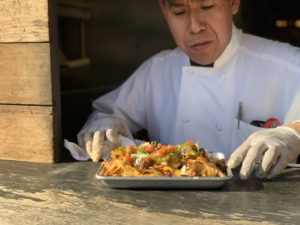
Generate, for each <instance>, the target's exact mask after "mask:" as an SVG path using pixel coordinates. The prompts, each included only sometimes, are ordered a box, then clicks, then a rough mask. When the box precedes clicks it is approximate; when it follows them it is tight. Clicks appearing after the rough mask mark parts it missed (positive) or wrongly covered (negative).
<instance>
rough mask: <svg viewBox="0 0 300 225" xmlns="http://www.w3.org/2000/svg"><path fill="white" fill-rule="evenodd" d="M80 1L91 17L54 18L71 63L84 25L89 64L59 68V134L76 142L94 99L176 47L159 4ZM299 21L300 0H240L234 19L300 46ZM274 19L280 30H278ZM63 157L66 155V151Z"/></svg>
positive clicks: (129, 0) (150, 0)
mask: <svg viewBox="0 0 300 225" xmlns="http://www.w3.org/2000/svg"><path fill="white" fill-rule="evenodd" d="M59 2H60V1H59V0H58V4H59ZM62 2H64V1H63V0H62ZM71 2H76V0H74V1H71ZM78 2H84V3H85V4H88V5H90V8H89V9H88V10H89V12H90V15H91V17H90V18H89V19H84V20H82V19H78V18H75V19H74V18H67V17H64V16H59V18H58V27H59V34H58V35H59V40H60V43H59V45H60V50H61V51H62V52H63V54H64V55H65V56H66V57H68V59H70V60H72V59H76V58H78V57H80V41H81V37H80V29H81V28H80V23H81V21H84V24H85V31H84V37H85V40H84V43H85V51H86V57H88V58H89V59H90V62H91V63H90V65H89V66H81V67H77V68H68V67H65V66H61V68H60V77H61V103H62V132H63V138H67V139H69V140H71V141H76V134H77V132H78V131H79V129H80V128H81V126H82V125H83V124H84V122H85V120H86V119H87V116H88V115H89V114H90V112H91V102H92V101H93V100H94V99H95V98H97V97H99V96H101V95H103V94H104V93H106V92H108V91H110V90H112V89H114V88H116V87H117V86H118V85H120V84H121V83H122V82H123V81H124V80H125V79H126V78H127V77H128V76H130V74H131V73H132V72H133V71H134V70H135V69H136V68H137V67H138V66H139V65H140V64H141V63H142V62H143V61H144V60H146V59H147V58H149V57H150V56H152V55H153V54H156V53H158V52H159V51H161V50H163V49H167V48H173V47H175V45H174V42H173V40H172V38H171V35H170V33H169V31H168V28H167V26H166V23H165V21H164V19H163V17H162V15H161V12H160V9H159V5H158V0H142V1H141V0H126V1H120V0H101V1H98V0H78ZM297 19H299V20H300V1H296V0H285V1H282V0H241V10H240V13H239V14H238V15H237V16H236V18H235V20H236V25H237V26H238V27H240V28H242V29H243V30H244V31H245V32H247V33H251V34H256V35H259V36H262V37H266V38H270V39H273V40H280V41H283V42H289V43H290V44H292V45H295V46H300V28H298V27H296V26H295V21H296V20H297ZM278 20H279V22H280V23H281V24H282V23H283V24H284V26H283V27H277V26H276V23H278ZM276 21H277V22H276ZM282 21H283V22H282ZM299 23H300V21H299ZM64 154H65V157H67V158H68V157H69V155H68V153H67V151H66V152H65V153H64Z"/></svg>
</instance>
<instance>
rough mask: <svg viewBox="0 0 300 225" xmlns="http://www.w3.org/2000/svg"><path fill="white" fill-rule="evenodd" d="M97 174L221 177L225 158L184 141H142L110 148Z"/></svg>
mask: <svg viewBox="0 0 300 225" xmlns="http://www.w3.org/2000/svg"><path fill="white" fill-rule="evenodd" d="M99 175H100V176H175V177H194V176H197V177H224V176H226V163H225V160H217V159H214V158H212V157H210V156H209V154H208V152H207V151H206V150H205V149H203V148H200V147H199V145H198V144H197V143H193V142H192V141H187V142H185V143H183V144H179V145H175V146H174V145H162V144H160V143H157V142H144V143H142V144H141V145H140V146H124V147H119V148H117V149H115V150H113V151H112V153H111V158H110V160H106V161H104V162H103V168H102V170H101V171H100V173H99Z"/></svg>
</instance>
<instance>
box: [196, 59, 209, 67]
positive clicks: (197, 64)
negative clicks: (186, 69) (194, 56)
mask: <svg viewBox="0 0 300 225" xmlns="http://www.w3.org/2000/svg"><path fill="white" fill-rule="evenodd" d="M190 63H191V66H200V67H214V63H211V64H208V65H202V64H199V63H196V62H194V61H192V60H191V59H190Z"/></svg>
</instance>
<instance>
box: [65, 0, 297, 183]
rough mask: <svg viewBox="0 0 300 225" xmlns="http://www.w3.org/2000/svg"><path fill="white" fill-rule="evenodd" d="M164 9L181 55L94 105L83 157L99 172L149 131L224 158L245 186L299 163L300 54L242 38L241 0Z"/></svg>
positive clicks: (82, 136)
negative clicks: (237, 19) (116, 151)
mask: <svg viewBox="0 0 300 225" xmlns="http://www.w3.org/2000/svg"><path fill="white" fill-rule="evenodd" d="M159 5H160V8H161V11H162V13H163V15H164V17H165V19H166V22H167V24H168V26H169V29H170V31H171V33H172V35H173V38H174V40H175V42H176V44H177V46H178V47H177V48H175V49H172V50H165V51H162V52H160V53H158V54H157V55H154V56H153V57H151V58H150V59H148V60H147V61H145V62H144V63H143V64H142V65H141V66H140V67H139V68H138V69H137V70H136V71H135V72H134V73H133V74H132V76H130V77H129V79H127V80H126V81H125V82H124V83H123V84H122V85H121V86H120V87H119V88H117V89H116V90H114V91H112V92H110V93H108V94H106V95H104V96H102V97H100V98H98V99H96V100H95V101H94V102H93V109H94V112H93V113H92V115H90V117H89V118H88V121H87V122H86V124H85V125H84V126H83V128H82V129H81V131H80V132H79V134H78V145H79V146H80V148H81V149H82V150H83V152H84V153H85V154H86V155H87V158H91V159H92V160H93V161H95V162H97V161H99V160H100V158H105V157H107V155H109V153H110V151H111V150H112V149H113V148H115V147H118V146H119V145H122V144H124V143H128V141H129V142H130V140H133V138H132V135H131V134H132V133H135V132H137V131H139V130H142V129H145V130H147V132H148V135H149V138H150V139H151V140H156V141H159V142H161V143H163V144H179V143H183V142H185V141H186V140H188V139H191V140H193V141H195V142H196V141H199V142H200V145H201V147H203V148H205V149H208V150H209V151H218V152H220V151H221V152H224V153H225V154H226V155H227V157H228V158H229V157H230V158H229V161H228V166H229V167H230V168H235V167H237V166H239V165H240V164H242V166H241V169H240V177H241V179H247V178H248V177H249V175H250V174H251V172H252V171H253V170H255V171H256V175H257V176H258V177H260V178H264V177H266V178H272V177H274V176H276V175H277V174H278V173H280V172H281V171H282V170H283V169H284V168H285V167H286V165H287V164H288V163H290V162H293V161H294V160H296V159H297V157H298V155H299V154H300V50H299V49H298V48H295V47H291V46H290V45H288V44H284V43H279V42H274V41H271V40H267V39H264V38H260V37H256V36H253V35H249V34H245V33H243V32H242V31H241V30H239V29H237V28H236V27H235V26H234V24H233V20H232V18H233V15H235V14H236V13H237V12H238V10H239V5H240V1H239V0H160V1H159ZM268 123H269V125H268V126H266V124H268ZM270 124H271V125H270ZM278 125H279V126H278ZM126 141H127V142H126ZM69 149H72V148H69ZM71 152H72V150H71ZM73 152H74V151H73ZM84 153H82V154H84Z"/></svg>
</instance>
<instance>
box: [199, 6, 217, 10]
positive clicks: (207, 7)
mask: <svg viewBox="0 0 300 225" xmlns="http://www.w3.org/2000/svg"><path fill="white" fill-rule="evenodd" d="M213 7H214V5H203V6H201V9H203V10H209V9H212V8H213Z"/></svg>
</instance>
